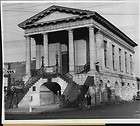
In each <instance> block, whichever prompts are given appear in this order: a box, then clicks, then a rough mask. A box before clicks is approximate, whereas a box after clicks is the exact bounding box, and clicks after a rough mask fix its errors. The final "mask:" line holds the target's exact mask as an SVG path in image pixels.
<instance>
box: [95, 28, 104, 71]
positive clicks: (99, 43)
mask: <svg viewBox="0 0 140 126" xmlns="http://www.w3.org/2000/svg"><path fill="white" fill-rule="evenodd" d="M96 48H97V62H99V66H100V68H101V69H104V43H103V34H102V33H101V31H100V30H98V32H97V33H96Z"/></svg>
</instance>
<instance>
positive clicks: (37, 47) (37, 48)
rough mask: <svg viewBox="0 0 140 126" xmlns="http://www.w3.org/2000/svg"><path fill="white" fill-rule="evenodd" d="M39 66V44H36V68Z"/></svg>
mask: <svg viewBox="0 0 140 126" xmlns="http://www.w3.org/2000/svg"><path fill="white" fill-rule="evenodd" d="M39 68H40V45H39V44H36V69H39Z"/></svg>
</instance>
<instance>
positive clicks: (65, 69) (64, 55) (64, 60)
mask: <svg viewBox="0 0 140 126" xmlns="http://www.w3.org/2000/svg"><path fill="white" fill-rule="evenodd" d="M61 56H62V74H66V73H68V72H69V57H68V53H67V52H65V53H62V55H61Z"/></svg>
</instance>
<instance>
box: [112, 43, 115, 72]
mask: <svg viewBox="0 0 140 126" xmlns="http://www.w3.org/2000/svg"><path fill="white" fill-rule="evenodd" d="M114 49H115V46H114V45H112V63H113V70H115V50H114Z"/></svg>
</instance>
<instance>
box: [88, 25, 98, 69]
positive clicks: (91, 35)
mask: <svg viewBox="0 0 140 126" xmlns="http://www.w3.org/2000/svg"><path fill="white" fill-rule="evenodd" d="M89 53H90V71H95V63H96V44H95V36H94V28H93V27H89Z"/></svg>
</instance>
